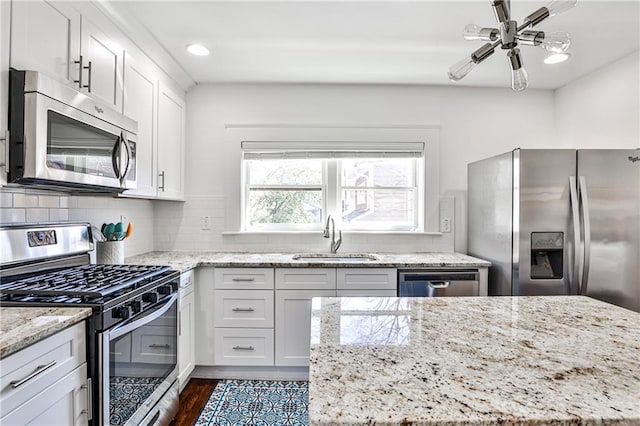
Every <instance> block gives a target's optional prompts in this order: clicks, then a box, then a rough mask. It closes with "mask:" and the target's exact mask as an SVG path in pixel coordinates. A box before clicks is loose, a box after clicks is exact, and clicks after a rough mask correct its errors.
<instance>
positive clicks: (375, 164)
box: [341, 158, 416, 187]
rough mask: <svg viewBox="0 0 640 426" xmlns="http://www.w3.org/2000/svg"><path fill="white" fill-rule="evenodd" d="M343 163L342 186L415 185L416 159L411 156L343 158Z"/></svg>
mask: <svg viewBox="0 0 640 426" xmlns="http://www.w3.org/2000/svg"><path fill="white" fill-rule="evenodd" d="M341 164H342V186H365V187H375V186H382V187H408V186H409V187H411V186H414V182H415V179H414V174H415V164H416V160H414V159H411V158H395V159H384V158H378V159H374V158H371V159H366V158H364V159H353V160H342V162H341Z"/></svg>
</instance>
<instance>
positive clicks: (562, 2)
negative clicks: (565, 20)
mask: <svg viewBox="0 0 640 426" xmlns="http://www.w3.org/2000/svg"><path fill="white" fill-rule="evenodd" d="M577 2H578V0H553V1H552V2H551V3H549V4H548V5H546V6H545V7H546V8H547V10H548V11H549V16H554V15H557V14H558V13H563V12H566V11H567V10H569V9H571V8H572V7H574V6H575V5H576V3H577Z"/></svg>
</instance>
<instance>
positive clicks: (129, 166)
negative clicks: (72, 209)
mask: <svg viewBox="0 0 640 426" xmlns="http://www.w3.org/2000/svg"><path fill="white" fill-rule="evenodd" d="M9 75H10V80H9V92H10V95H9V177H8V179H9V182H14V183H20V184H24V185H31V186H44V187H55V189H58V190H66V191H73V192H110V193H117V192H122V191H124V190H126V189H134V188H135V187H136V133H137V127H138V125H137V123H136V122H135V121H134V120H131V119H130V118H127V117H125V116H124V115H122V114H120V113H118V112H117V111H114V110H113V109H110V108H109V107H108V106H105V105H102V104H99V103H97V102H96V101H95V100H93V99H91V98H89V97H88V96H86V95H84V94H82V93H80V92H78V91H76V90H74V89H72V88H70V87H68V86H65V85H63V84H61V83H58V82H57V81H55V80H53V79H51V78H49V77H47V76H45V75H43V74H40V73H37V72H34V71H18V70H14V69H12V70H11V71H10V73H9Z"/></svg>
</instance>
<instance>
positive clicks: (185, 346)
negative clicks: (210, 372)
mask: <svg viewBox="0 0 640 426" xmlns="http://www.w3.org/2000/svg"><path fill="white" fill-rule="evenodd" d="M182 290H183V289H181V290H180V291H182ZM191 290H193V288H191ZM194 308H195V293H194V292H193V291H189V292H188V293H187V294H186V295H185V296H184V297H181V299H180V312H179V314H178V315H179V317H178V384H179V386H180V389H182V388H183V387H184V385H186V384H187V381H188V380H189V374H191V372H192V371H193V367H194V365H195V349H196V348H195V336H194V326H195V322H194V321H195V317H194V315H195V312H194Z"/></svg>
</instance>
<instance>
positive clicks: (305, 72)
mask: <svg viewBox="0 0 640 426" xmlns="http://www.w3.org/2000/svg"><path fill="white" fill-rule="evenodd" d="M546 3H547V2H544V1H543V2H540V1H518V0H512V2H511V8H512V17H513V18H514V19H516V20H518V21H519V22H522V18H523V17H524V16H526V15H528V14H529V13H531V12H533V11H534V10H535V9H537V8H538V7H541V6H544V5H545V4H546ZM113 7H114V8H115V9H116V10H117V11H118V12H120V13H121V14H122V15H124V16H129V17H131V18H133V19H134V20H137V21H138V22H139V23H140V24H141V25H143V26H144V27H146V28H147V29H148V30H149V31H150V33H151V34H152V35H153V36H154V37H155V38H156V39H157V40H158V41H159V42H160V43H161V44H162V45H163V46H164V48H165V49H166V50H167V51H168V52H169V53H170V54H171V55H172V56H173V57H174V58H175V59H176V61H177V62H178V63H180V64H181V65H182V66H183V67H184V69H185V70H186V72H187V73H188V74H189V75H190V76H191V77H192V78H193V79H194V80H195V81H196V82H197V83H205V82H297V83H374V84H439V85H452V84H453V83H450V82H449V81H448V80H447V77H446V72H447V70H448V68H449V66H450V65H451V64H453V63H454V62H457V61H458V60H460V59H462V58H464V57H465V56H468V55H469V54H470V53H471V52H472V51H473V50H474V49H476V48H478V47H479V46H480V45H481V44H482V42H469V41H465V40H463V39H462V36H461V32H462V29H463V28H464V26H465V25H466V24H468V23H476V24H478V25H482V26H495V18H494V16H493V12H492V9H491V2H490V0H482V1H478V0H476V1H452V0H449V1H414V2H406V1H387V2H380V1H257V2H245V1H226V2H221V1H117V2H114V3H113ZM639 22H640V8H639V2H638V1H637V0H634V1H617V2H616V1H588V0H581V1H579V2H578V5H577V6H576V7H575V8H574V9H572V10H570V11H568V12H566V13H564V14H561V15H557V16H554V17H552V18H549V19H548V20H547V21H545V22H543V23H542V24H540V25H539V26H537V27H536V29H539V30H544V31H567V32H569V33H570V34H571V37H572V46H571V49H570V52H571V53H572V55H573V56H572V57H571V59H570V60H569V61H567V62H565V63H562V64H558V65H545V64H543V62H542V60H543V59H544V56H545V52H544V51H543V50H542V49H540V48H534V47H528V46H523V47H521V51H522V53H523V61H524V65H525V68H526V69H527V71H528V73H529V80H530V86H529V87H531V88H543V89H550V88H557V87H561V86H563V85H564V84H566V83H568V82H569V81H572V80H574V79H576V78H578V77H580V76H582V75H584V74H587V73H588V72H591V71H593V70H595V69H597V68H599V67H602V66H603V65H605V64H607V63H610V62H612V61H614V60H616V59H618V58H621V57H623V56H624V55H626V54H628V53H631V52H633V51H635V50H637V49H638V47H639V41H640V25H639ZM191 43H200V44H203V45H205V46H207V47H208V48H209V49H210V50H211V55H209V56H207V57H195V56H192V55H190V54H188V53H187V52H186V50H185V47H186V45H188V44H191ZM456 84H458V85H467V86H504V87H508V86H509V84H510V68H509V65H508V62H507V58H506V55H505V52H504V51H502V50H497V51H496V53H495V54H494V55H493V56H492V57H490V58H488V59H487V60H486V61H485V62H483V63H482V64H480V65H479V66H478V67H476V69H475V70H473V71H472V73H471V74H469V75H468V76H467V77H466V78H465V79H464V80H462V81H461V82H459V83H456Z"/></svg>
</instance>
